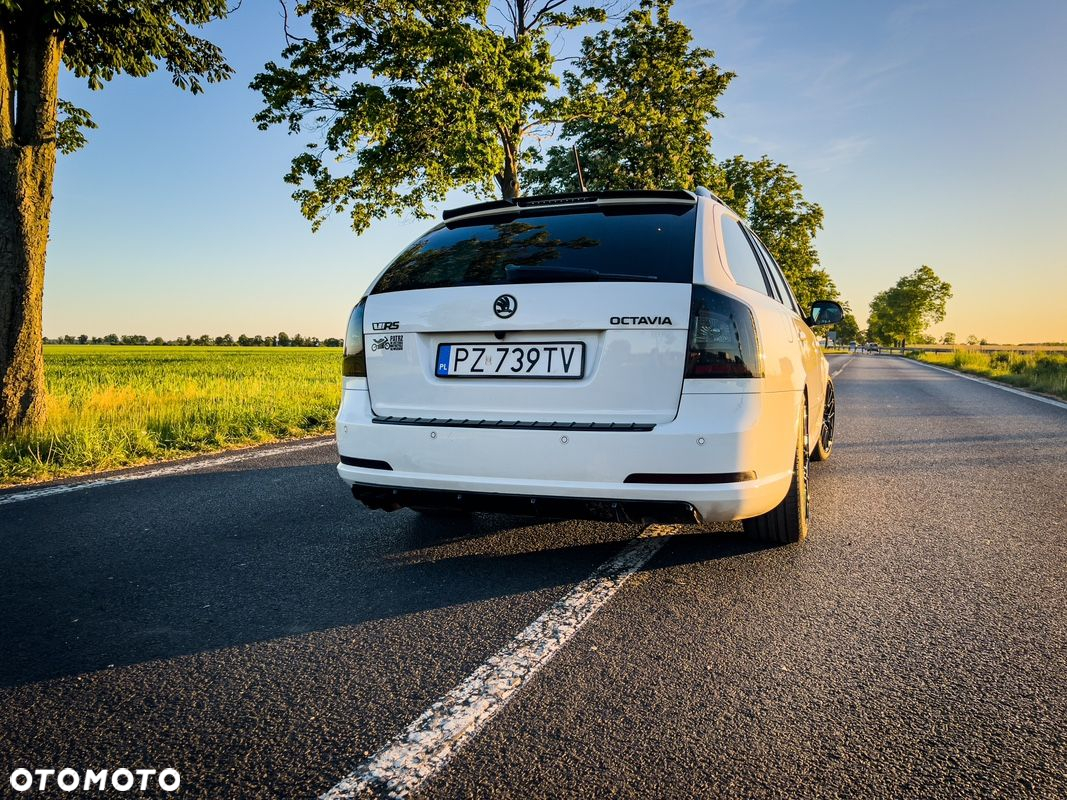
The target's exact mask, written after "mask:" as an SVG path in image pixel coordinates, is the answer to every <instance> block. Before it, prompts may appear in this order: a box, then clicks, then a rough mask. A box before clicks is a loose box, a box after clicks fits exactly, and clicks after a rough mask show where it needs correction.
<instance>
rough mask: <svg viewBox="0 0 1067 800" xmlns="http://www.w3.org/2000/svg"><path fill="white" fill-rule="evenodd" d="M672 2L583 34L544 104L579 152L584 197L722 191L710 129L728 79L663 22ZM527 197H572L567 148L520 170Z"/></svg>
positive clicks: (642, 7)
mask: <svg viewBox="0 0 1067 800" xmlns="http://www.w3.org/2000/svg"><path fill="white" fill-rule="evenodd" d="M673 4H674V3H673V0H641V2H640V4H639V6H638V7H637V8H636V9H634V10H632V11H631V12H630V13H629V14H627V15H626V17H625V19H624V21H623V23H622V25H620V26H619V27H617V28H615V29H613V30H606V31H601V32H600V33H598V34H596V35H595V36H587V37H586V38H585V39H584V40H583V41H582V47H581V55H580V56H579V57H578V59H577V61H576V62H575V69H574V70H568V71H567V72H565V73H564V76H563V86H564V91H565V94H564V96H563V97H561V98H559V99H557V100H554V101H552V102H550V103H548V104H547V105H546V109H545V114H546V116H547V117H548V118H550V119H552V120H555V121H558V122H561V123H562V128H561V131H560V133H561V136H562V137H563V138H564V139H566V140H568V141H570V142H573V143H574V144H576V145H577V147H578V150H579V154H580V156H581V160H582V168H583V172H584V175H585V179H586V184H587V186H588V188H590V189H597V190H606V189H672V188H682V189H693V188H695V187H696V186H697V185H706V186H718V185H720V182H721V181H720V178H719V169H718V167H717V165H716V164H715V160H714V157H713V156H712V152H711V131H710V130H709V128H708V123H709V121H710V120H711V119H712V118H716V117H721V116H722V114H721V113H720V112H719V109H718V106H717V102H718V99H719V97H720V95H722V93H723V92H724V91H725V90H726V86H727V85H728V84H729V82H730V80H731V79H732V78H733V77H734V73H732V72H723V71H721V70H720V69H719V67H718V66H717V65H716V64H715V63H714V61H713V59H714V57H715V53H714V52H713V51H711V50H707V49H704V48H700V47H691V43H692V39H693V36H692V33H691V32H690V30H689V28H687V27H686V26H685V25H684V24H683V23H681V22H678V21H676V20H673V19H671V17H670V11H671V7H672V6H673ZM527 180H528V182H529V189H530V191H532V192H534V193H548V192H567V191H575V190H577V189H578V188H579V187H578V178H577V173H576V170H575V164H574V159H573V155H572V152H571V148H570V146H564V145H555V146H552V147H550V148H549V149H548V152H547V155H546V158H545V162H544V165H543V166H542V167H540V168H539V169H532V170H530V171H529V172H528V177H527Z"/></svg>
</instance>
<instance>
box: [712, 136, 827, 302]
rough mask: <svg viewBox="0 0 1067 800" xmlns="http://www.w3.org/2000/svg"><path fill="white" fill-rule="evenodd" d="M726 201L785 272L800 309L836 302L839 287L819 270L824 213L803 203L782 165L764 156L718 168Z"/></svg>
mask: <svg viewBox="0 0 1067 800" xmlns="http://www.w3.org/2000/svg"><path fill="white" fill-rule="evenodd" d="M722 168H723V178H724V181H725V184H726V189H725V192H724V199H726V200H727V202H729V203H730V204H731V206H732V207H733V208H734V210H735V211H737V212H738V213H739V214H741V215H742V216H744V217H745V219H746V220H747V221H748V224H749V226H750V227H751V228H752V230H753V231H755V233H756V235H757V236H759V237H760V239H762V240H763V243H764V244H765V245H767V249H768V250H770V251H771V255H772V256H774V259H775V261H777V262H778V265H779V266H780V267H781V268H782V272H784V273H785V277H786V279H787V280H788V281H789V285H790V286H791V287H792V288H793V292H794V294H796V296H797V301H798V302H799V303H800V307H801V308H802V309H804V310H805V311H806V310H807V309H809V308H810V307H811V304H812V303H813V302H815V301H816V300H834V299H836V298H837V297H838V296H839V292H838V290H837V286H835V285H834V282H833V280H831V278H830V276H829V275H828V274H827V273H826V271H825V270H823V269H820V268H819V253H818V251H817V250H816V249H815V235H816V233H818V231H819V229H820V228H822V223H823V210H822V207H821V206H819V205H818V203H811V202H808V201H807V200H805V199H804V193H803V190H804V187H803V186H801V184H800V181H799V180H798V179H797V176H796V173H794V172H793V171H792V170H791V169H789V167H787V166H786V165H785V164H779V163H777V162H775V161H772V160H771V159H770V158H768V157H767V156H763V158H761V159H759V160H758V161H748V160H746V159H745V158H743V157H741V156H734V157H733V158H731V159H728V160H727V161H724V162H723V164H722Z"/></svg>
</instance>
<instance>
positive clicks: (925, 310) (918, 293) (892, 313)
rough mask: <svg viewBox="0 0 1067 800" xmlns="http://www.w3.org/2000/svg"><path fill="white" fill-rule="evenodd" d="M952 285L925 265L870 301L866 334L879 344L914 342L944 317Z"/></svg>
mask: <svg viewBox="0 0 1067 800" xmlns="http://www.w3.org/2000/svg"><path fill="white" fill-rule="evenodd" d="M951 297H952V286H951V285H950V284H948V283H946V282H945V281H943V280H941V278H939V277H938V275H937V273H936V272H934V271H933V270H932V269H931V268H930V267H928V266H926V265H925V264H924V265H923V266H921V267H919V269H917V270H915V272H913V273H911V274H910V275H905V276H904V277H903V278H901V279H900V280H899V281H897V282H896V284H894V285H893V286H891V287H890V288H889V289H886V290H885V291H884V292H879V293H878V294H876V295H875V296H874V299H873V300H871V307H870V315H869V316H868V318H867V335H868V336H869V338H870V339H872V340H873V341H877V342H882V343H883V344H886V343H890V342H895V341H899V340H900V339H904V340H909V341H918V337H919V336H921V335H922V334H923V333H924V332H925V331H926V328H927V327H929V326H930V325H936V324H937V323H939V322H941V321H942V320H943V319H944V318H945V306H946V304H947V303H948V301H949V299H950V298H951Z"/></svg>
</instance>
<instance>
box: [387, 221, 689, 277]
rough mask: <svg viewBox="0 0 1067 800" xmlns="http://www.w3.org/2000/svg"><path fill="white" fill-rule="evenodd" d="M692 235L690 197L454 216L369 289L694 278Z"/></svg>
mask: <svg viewBox="0 0 1067 800" xmlns="http://www.w3.org/2000/svg"><path fill="white" fill-rule="evenodd" d="M695 239H696V206H694V205H688V204H687V205H681V204H680V205H668V204H656V205H630V204H628V205H625V206H622V205H620V206H601V207H597V208H590V209H588V210H579V209H567V211H566V213H560V212H558V211H555V212H553V211H549V210H544V211H525V212H523V213H521V214H514V213H510V214H501V215H494V216H491V217H477V218H474V219H467V220H457V221H456V222H453V223H448V224H443V225H439V226H438V227H436V228H434V229H433V230H431V231H430V232H429V233H427V234H426V235H425V236H423V237H421V238H419V239H418V240H416V241H415V242H413V243H412V244H411V245H409V246H408V247H407V249H405V250H404V252H402V253H401V254H400V255H399V256H397V257H396V258H395V259H394V260H393V262H392V263H391V264H390V265H389V267H388V269H386V271H385V272H384V273H383V274H382V277H381V278H380V279H379V280H378V283H377V284H376V285H375V287H374V289H373V292H372V293H373V294H380V293H383V292H401V291H406V290H409V289H436V288H441V287H448V286H485V285H494V284H506V283H556V282H559V281H593V280H601V281H608V280H626V279H634V280H655V281H657V282H664V283H691V282H692V280H693V245H694V241H695ZM508 267H512V269H511V270H510V271H509V269H508ZM541 269H543V270H544V275H541V274H540V270H541ZM568 271H569V272H568ZM509 272H510V275H509ZM517 273H521V277H519V276H518V275H517Z"/></svg>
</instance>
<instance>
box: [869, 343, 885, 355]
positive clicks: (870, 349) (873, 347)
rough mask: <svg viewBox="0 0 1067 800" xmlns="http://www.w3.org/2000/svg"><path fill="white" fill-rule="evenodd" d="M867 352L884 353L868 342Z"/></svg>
mask: <svg viewBox="0 0 1067 800" xmlns="http://www.w3.org/2000/svg"><path fill="white" fill-rule="evenodd" d="M867 352H868V353H880V352H882V348H881V347H879V346H878V345H877V344H875V343H874V342H868V343H867Z"/></svg>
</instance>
